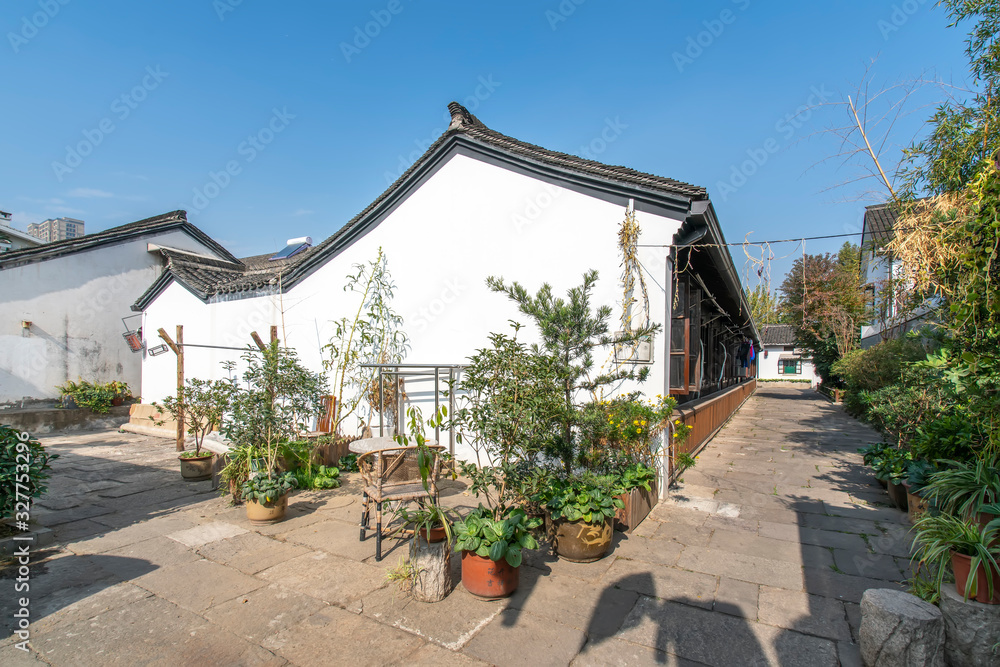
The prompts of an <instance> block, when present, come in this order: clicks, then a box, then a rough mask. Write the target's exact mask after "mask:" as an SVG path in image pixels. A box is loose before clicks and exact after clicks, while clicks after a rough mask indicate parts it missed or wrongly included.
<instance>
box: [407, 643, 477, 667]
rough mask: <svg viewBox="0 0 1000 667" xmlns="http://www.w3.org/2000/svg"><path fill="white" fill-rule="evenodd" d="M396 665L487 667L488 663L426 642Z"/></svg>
mask: <svg viewBox="0 0 1000 667" xmlns="http://www.w3.org/2000/svg"><path fill="white" fill-rule="evenodd" d="M393 664H394V665H401V666H403V665H405V667H486V666H487V664H488V663H485V662H483V661H482V660H477V659H476V658H473V657H471V656H468V655H465V654H464V653H456V652H455V651H449V650H448V649H446V648H441V647H440V646H438V645H437V644H424V645H423V646H421V647H420V648H418V649H417V650H416V651H414V652H413V653H410V654H409V655H407V656H406V657H405V658H403V659H402V660H401V661H399V662H396V663H393Z"/></svg>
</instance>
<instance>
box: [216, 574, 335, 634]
mask: <svg viewBox="0 0 1000 667" xmlns="http://www.w3.org/2000/svg"><path fill="white" fill-rule="evenodd" d="M327 606H328V605H327V604H326V603H325V602H323V601H321V600H317V599H316V598H313V597H310V596H308V595H305V594H303V593H298V592H296V591H292V590H289V589H287V588H284V587H282V586H277V585H274V584H272V585H270V586H264V587H263V588H258V589H257V590H254V591H250V592H248V593H245V594H243V595H237V596H236V597H234V598H232V599H231V600H227V601H225V602H221V603H219V604H216V605H215V606H213V607H210V608H209V609H208V610H207V611H205V612H203V614H202V615H203V616H204V617H205V618H207V619H208V620H210V621H212V622H213V623H215V624H217V625H219V626H220V627H223V628H226V629H227V630H229V631H230V632H232V633H233V634H235V635H239V636H240V637H243V638H244V639H246V640H248V641H251V642H254V643H256V644H259V643H261V642H263V641H264V639H265V638H267V637H270V636H271V635H273V634H276V633H277V632H279V631H280V630H281V629H282V628H284V627H288V626H293V625H295V624H297V623H300V622H302V621H303V620H304V619H306V618H308V617H310V616H312V615H313V614H315V613H316V612H318V611H321V610H322V609H325V608H326V607H327Z"/></svg>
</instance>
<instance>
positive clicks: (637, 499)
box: [615, 463, 657, 533]
mask: <svg viewBox="0 0 1000 667" xmlns="http://www.w3.org/2000/svg"><path fill="white" fill-rule="evenodd" d="M656 477H657V475H656V469H655V468H653V467H651V466H648V465H646V464H645V463H635V464H633V465H631V466H628V467H626V468H625V469H624V470H622V472H621V474H620V482H619V483H620V485H621V490H622V493H620V494H619V495H618V499H619V500H621V501H622V508H621V509H620V510H618V512H616V513H615V520H616V521H617V522H619V523H620V524H621V525H622V527H623V528H624V530H625V532H626V533H629V532H631V531H632V529H633V528H635V527H636V526H638V525H639V524H640V523H641V522H642V520H643V519H645V518H646V516H647V515H648V514H649V513H650V511H652V509H653V507H655V506H656V500H657V497H656V488H657V487H656Z"/></svg>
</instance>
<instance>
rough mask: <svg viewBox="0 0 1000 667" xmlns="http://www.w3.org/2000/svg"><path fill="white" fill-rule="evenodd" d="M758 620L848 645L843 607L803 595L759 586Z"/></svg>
mask: <svg viewBox="0 0 1000 667" xmlns="http://www.w3.org/2000/svg"><path fill="white" fill-rule="evenodd" d="M757 618H758V620H759V621H760V622H761V623H767V624H768V625H777V626H779V627H782V628H788V629H789V630H796V631H798V632H803V633H805V634H809V635H816V636H819V637H826V638H828V639H835V640H844V641H848V642H849V641H851V630H850V626H849V625H848V622H847V615H846V612H845V611H844V605H843V603H842V602H840V601H839V600H833V599H831V598H827V597H822V596H819V595H809V594H808V593H806V592H804V591H789V590H785V589H782V588H772V587H770V586H761V588H760V610H759V612H758V617H757Z"/></svg>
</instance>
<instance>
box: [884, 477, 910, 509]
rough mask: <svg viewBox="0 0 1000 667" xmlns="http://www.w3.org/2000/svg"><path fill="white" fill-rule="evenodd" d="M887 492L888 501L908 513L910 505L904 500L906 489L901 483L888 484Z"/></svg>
mask: <svg viewBox="0 0 1000 667" xmlns="http://www.w3.org/2000/svg"><path fill="white" fill-rule="evenodd" d="M887 491H888V492H889V500H891V501H892V502H893V504H894V505H895V506H896V507H897V508H899V509H901V510H903V511H904V512H907V511H909V509H910V507H909V504H910V503H909V501H908V500H907V499H906V488H905V487H904V486H903V485H902V484H901V483H896V482H889V488H888V489H887Z"/></svg>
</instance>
